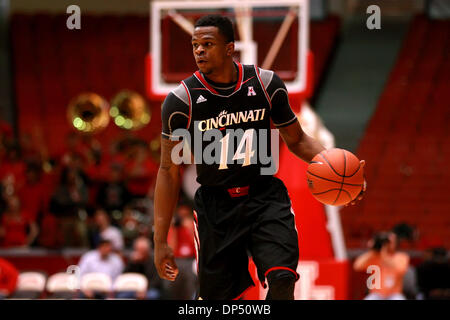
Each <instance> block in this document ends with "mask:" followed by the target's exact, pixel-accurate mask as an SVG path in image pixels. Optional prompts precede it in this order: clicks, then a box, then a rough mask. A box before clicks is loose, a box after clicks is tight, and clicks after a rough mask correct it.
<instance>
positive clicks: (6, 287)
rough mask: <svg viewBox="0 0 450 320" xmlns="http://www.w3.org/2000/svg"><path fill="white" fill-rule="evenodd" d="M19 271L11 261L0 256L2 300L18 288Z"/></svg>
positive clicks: (0, 290) (0, 291) (0, 293)
mask: <svg viewBox="0 0 450 320" xmlns="http://www.w3.org/2000/svg"><path fill="white" fill-rule="evenodd" d="M18 278H19V271H18V270H17V269H16V267H14V265H12V264H11V263H10V262H9V261H7V260H5V259H2V258H0V300H1V299H4V298H8V297H9V296H10V295H11V294H12V293H13V292H14V290H15V289H16V286H17V280H18Z"/></svg>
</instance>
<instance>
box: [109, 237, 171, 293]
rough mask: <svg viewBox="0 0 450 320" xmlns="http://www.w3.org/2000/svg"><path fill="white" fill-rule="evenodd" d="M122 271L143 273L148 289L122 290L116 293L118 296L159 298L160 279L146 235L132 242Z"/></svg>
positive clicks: (160, 289) (160, 291)
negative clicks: (134, 291)
mask: <svg viewBox="0 0 450 320" xmlns="http://www.w3.org/2000/svg"><path fill="white" fill-rule="evenodd" d="M124 272H135V273H140V274H143V275H144V276H145V277H146V278H147V281H148V289H147V292H145V293H138V294H137V295H136V294H135V293H133V292H122V293H118V295H117V297H118V298H140V299H149V300H156V299H161V297H162V296H163V293H162V280H161V278H160V277H159V276H158V272H157V271H156V267H155V264H154V262H153V253H152V248H151V246H150V241H149V239H148V238H146V237H139V238H137V239H136V240H135V241H134V243H133V252H132V253H131V255H130V259H129V262H128V264H127V266H126V268H125V270H124Z"/></svg>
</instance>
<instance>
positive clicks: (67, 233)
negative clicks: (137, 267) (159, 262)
mask: <svg viewBox="0 0 450 320" xmlns="http://www.w3.org/2000/svg"><path fill="white" fill-rule="evenodd" d="M44 150H45V148H43V147H42V146H39V145H37V143H36V141H35V139H33V137H32V136H31V135H22V136H21V137H20V139H14V137H13V135H11V134H10V135H9V134H7V133H4V134H3V135H2V136H1V140H0V182H1V183H0V188H1V189H0V191H1V197H0V219H1V222H2V223H1V229H0V246H1V247H8V248H9V247H24V246H39V247H46V248H61V247H89V246H91V247H95V232H96V230H95V229H97V227H98V225H97V219H95V218H94V217H95V213H96V212H97V211H98V210H103V211H104V212H106V214H107V215H108V217H109V218H110V219H111V222H112V224H113V225H115V226H116V227H117V228H119V229H120V230H121V233H122V234H123V236H124V238H125V239H124V241H125V246H128V247H130V246H131V243H132V241H133V239H134V238H136V237H137V236H139V235H147V236H150V234H151V227H150V226H151V222H152V216H153V212H152V207H153V206H152V195H153V192H152V190H153V186H154V183H155V179H156V174H157V170H158V159H157V158H156V157H152V153H151V152H150V148H149V145H148V143H146V142H145V141H143V140H141V139H139V138H136V137H134V136H132V135H131V134H125V135H124V137H123V138H122V139H120V140H118V141H115V142H113V143H112V145H111V146H110V148H109V150H107V151H106V152H105V151H104V150H102V148H101V146H100V143H99V142H98V141H97V140H96V139H95V138H94V137H93V136H92V135H81V134H79V133H77V132H71V133H69V134H68V135H67V137H66V143H65V145H64V147H63V148H62V149H61V150H60V151H59V152H58V154H52V155H51V156H48V155H46V154H45V152H44Z"/></svg>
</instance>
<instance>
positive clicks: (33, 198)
mask: <svg viewBox="0 0 450 320" xmlns="http://www.w3.org/2000/svg"><path fill="white" fill-rule="evenodd" d="M48 193H49V192H48V190H47V188H46V186H45V185H44V183H43V182H42V166H41V165H40V164H39V163H34V162H32V163H29V164H28V165H27V168H26V171H25V183H24V185H23V186H22V188H20V189H19V190H18V191H17V194H18V196H19V198H20V203H21V204H22V208H23V210H24V212H25V213H26V214H27V215H28V216H27V217H26V218H28V220H30V221H34V222H38V223H39V221H40V218H42V216H43V214H44V212H46V211H47V209H48V208H47V207H48V201H49V198H50V196H49V194H48Z"/></svg>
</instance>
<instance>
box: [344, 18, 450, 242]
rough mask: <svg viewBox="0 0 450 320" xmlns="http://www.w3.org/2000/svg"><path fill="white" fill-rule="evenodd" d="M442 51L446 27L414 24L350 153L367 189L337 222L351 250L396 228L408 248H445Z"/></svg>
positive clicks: (448, 96) (449, 233) (448, 40)
mask: <svg viewBox="0 0 450 320" xmlns="http://www.w3.org/2000/svg"><path fill="white" fill-rule="evenodd" d="M449 46H450V21H448V20H447V21H445V20H442V21H437V20H436V21H431V20H428V19H427V18H426V17H424V16H417V17H416V18H415V19H413V21H412V22H411V25H410V28H409V31H408V33H407V35H406V37H405V39H404V42H403V45H402V47H401V50H400V52H399V55H398V58H397V61H396V63H395V65H394V67H393V69H392V71H391V74H390V76H389V79H388V80H387V83H386V85H385V88H384V91H383V93H382V95H381V96H380V99H379V101H378V105H377V108H376V110H375V112H374V114H373V116H372V119H371V121H370V123H369V124H368V126H367V129H366V132H365V135H364V137H363V138H362V140H361V142H360V145H359V148H358V150H357V155H358V156H359V158H360V159H365V160H366V163H367V165H366V179H367V182H368V185H369V188H368V190H367V193H366V195H365V198H364V200H363V201H362V202H361V203H360V204H359V205H358V206H354V207H347V208H344V209H343V212H342V215H341V217H342V219H343V227H344V233H345V238H346V241H347V246H348V247H350V248H361V247H365V246H366V243H367V240H368V239H369V237H371V235H373V233H374V232H376V231H380V230H387V229H390V228H392V227H393V226H394V225H395V224H397V223H401V222H404V223H407V224H409V225H411V226H414V227H416V228H417V229H416V230H417V231H418V234H417V235H418V239H417V240H418V241H416V242H415V243H412V244H411V246H412V247H411V249H424V248H425V247H426V246H427V245H429V244H431V243H433V244H436V245H437V244H440V245H446V246H447V247H448V246H449V245H450V243H449V239H450V215H449V213H450V203H449V202H448V197H449V196H448V195H449V191H450V187H449V185H448V178H449V177H448V174H449V170H448V169H447V168H446V166H447V165H448V163H449V162H450V129H449V126H448V120H449V117H450V109H449V105H448V101H449V100H450V81H449V80H450V55H449Z"/></svg>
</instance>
